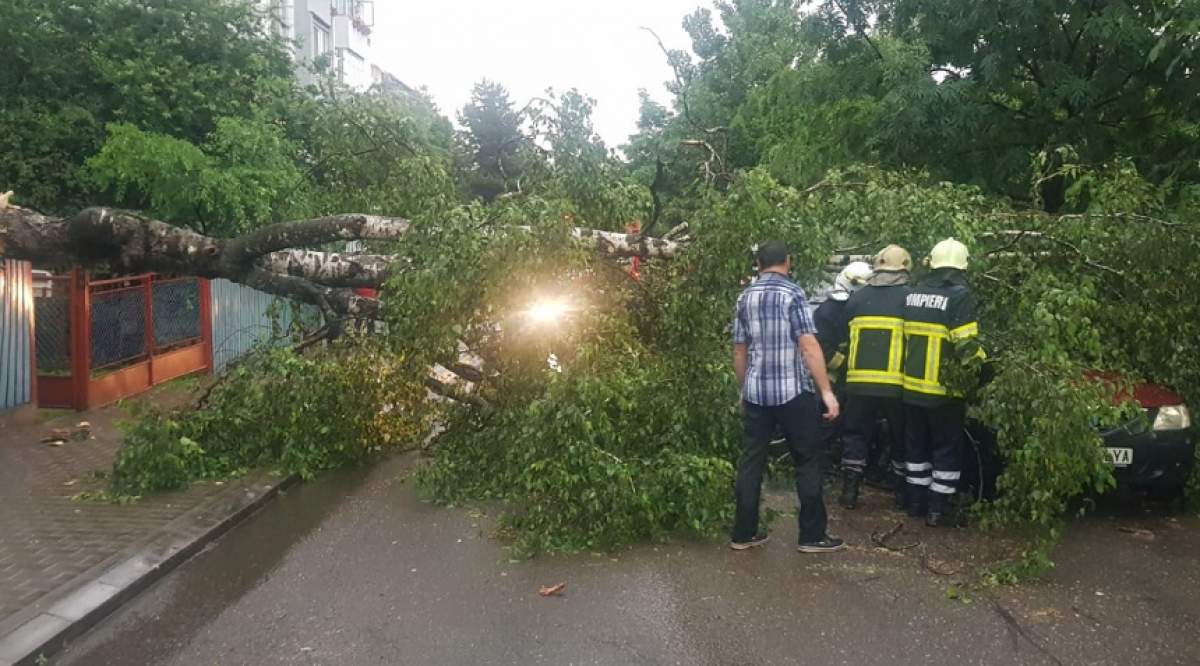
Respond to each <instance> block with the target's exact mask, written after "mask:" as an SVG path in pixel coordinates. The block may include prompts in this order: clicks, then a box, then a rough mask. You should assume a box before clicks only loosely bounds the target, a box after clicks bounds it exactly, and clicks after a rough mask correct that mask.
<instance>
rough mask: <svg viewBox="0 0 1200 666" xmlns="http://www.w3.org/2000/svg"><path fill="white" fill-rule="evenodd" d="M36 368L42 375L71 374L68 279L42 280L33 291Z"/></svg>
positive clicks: (64, 277)
mask: <svg viewBox="0 0 1200 666" xmlns="http://www.w3.org/2000/svg"><path fill="white" fill-rule="evenodd" d="M33 310H34V320H35V321H36V322H37V326H36V328H35V332H36V337H37V345H36V349H37V369H38V374H42V375H67V374H70V373H71V278H70V276H53V277H45V278H42V279H40V280H38V285H37V288H35V289H34V292H33Z"/></svg>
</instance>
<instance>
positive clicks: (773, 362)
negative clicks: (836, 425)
mask: <svg viewBox="0 0 1200 666" xmlns="http://www.w3.org/2000/svg"><path fill="white" fill-rule="evenodd" d="M816 332H817V327H816V326H815V325H813V320H812V315H811V314H809V311H808V303H807V301H806V299H805V297H804V290H803V289H801V288H800V287H798V286H796V283H794V282H792V281H791V280H789V279H787V278H786V277H784V276H783V275H780V274H778V273H763V274H761V275H760V276H759V277H758V279H757V280H755V281H754V284H752V285H750V286H749V287H746V289H745V291H743V292H742V294H741V295H740V296H738V300H737V306H736V307H735V308H734V316H733V343H734V344H744V345H746V346H747V348H748V354H747V364H746V381H745V384H743V386H742V399H743V400H745V401H746V402H749V403H753V404H755V405H761V406H764V407H774V406H776V405H782V404H784V403H787V402H790V401H791V400H792V399H793V398H795V397H796V396H798V395H800V394H801V393H802V392H806V391H807V392H809V393H815V392H816V389H815V387H814V385H813V380H812V376H811V375H810V374H809V372H808V367H807V366H805V364H804V358H803V357H802V356H801V354H800V348H799V341H800V336H801V335H806V334H814V335H815V334H816Z"/></svg>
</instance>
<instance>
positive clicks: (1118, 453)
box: [1104, 447, 1133, 467]
mask: <svg viewBox="0 0 1200 666" xmlns="http://www.w3.org/2000/svg"><path fill="white" fill-rule="evenodd" d="M1104 454H1105V456H1104V457H1106V458H1108V464H1110V465H1112V466H1114V467H1129V466H1130V465H1132V464H1133V449H1117V448H1111V447H1109V448H1106V449H1104Z"/></svg>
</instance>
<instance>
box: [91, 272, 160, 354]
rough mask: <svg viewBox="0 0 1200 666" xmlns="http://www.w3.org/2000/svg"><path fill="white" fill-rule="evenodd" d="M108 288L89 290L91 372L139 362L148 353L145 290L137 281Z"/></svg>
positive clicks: (103, 286) (101, 287)
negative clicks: (90, 291) (90, 309)
mask: <svg viewBox="0 0 1200 666" xmlns="http://www.w3.org/2000/svg"><path fill="white" fill-rule="evenodd" d="M129 282H134V281H133V280H130V281H129ZM108 286H110V285H101V286H99V287H93V288H92V289H93V291H92V317H91V324H92V336H91V337H92V357H91V358H92V363H91V370H92V372H96V371H98V370H104V369H107V368H112V367H116V366H119V365H122V364H124V363H127V362H129V361H136V360H140V359H142V358H144V357H145V356H146V353H147V349H146V291H145V287H144V286H143V285H142V284H141V281H140V280H139V281H137V282H134V283H133V284H130V285H129V286H121V287H117V288H112V289H106V288H105V287H108Z"/></svg>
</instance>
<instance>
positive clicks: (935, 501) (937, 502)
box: [925, 492, 950, 527]
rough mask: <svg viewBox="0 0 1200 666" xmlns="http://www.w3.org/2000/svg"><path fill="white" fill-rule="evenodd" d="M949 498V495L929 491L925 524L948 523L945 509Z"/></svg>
mask: <svg viewBox="0 0 1200 666" xmlns="http://www.w3.org/2000/svg"><path fill="white" fill-rule="evenodd" d="M949 500H950V496H949V495H943V494H942V493H934V492H931V493H930V497H929V513H926V514H925V525H927V526H928V527H945V526H948V525H950V520H949V519H948V517H947V515H946V509H947V508H948V506H949V504H950V502H949Z"/></svg>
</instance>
